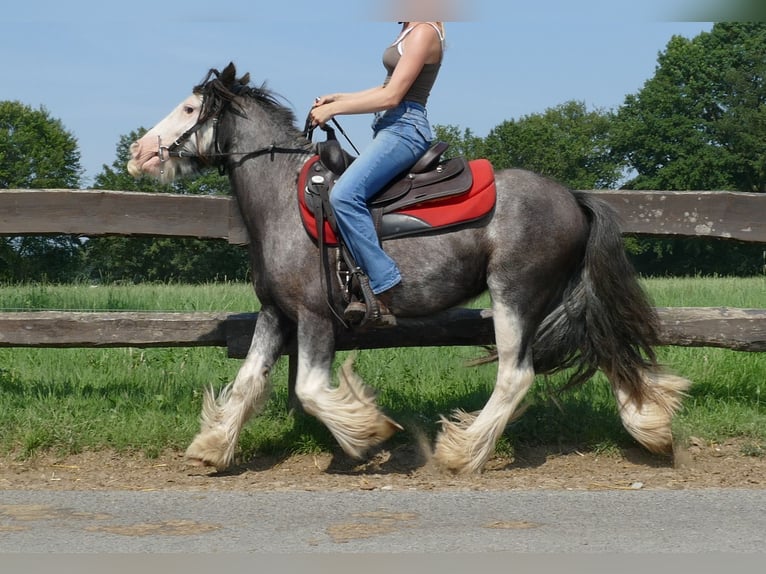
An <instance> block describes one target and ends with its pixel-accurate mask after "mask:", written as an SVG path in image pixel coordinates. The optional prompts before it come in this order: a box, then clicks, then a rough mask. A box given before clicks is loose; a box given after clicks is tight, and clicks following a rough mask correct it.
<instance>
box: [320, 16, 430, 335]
mask: <svg viewBox="0 0 766 574" xmlns="http://www.w3.org/2000/svg"><path fill="white" fill-rule="evenodd" d="M400 24H402V28H401V32H400V33H399V36H398V37H397V38H396V40H395V41H394V42H393V43H392V44H391V45H389V46H388V47H387V48H386V50H385V51H384V52H383V65H384V66H385V68H386V71H387V76H386V78H385V81H384V82H383V84H382V85H380V86H376V87H373V88H370V89H368V90H363V91H360V92H353V93H337V94H330V95H326V96H322V97H320V98H317V99H316V102H315V103H314V107H313V108H312V110H311V113H310V117H311V121H312V124H313V125H320V126H324V124H325V123H326V122H328V121H329V120H330V119H331V118H333V117H334V116H336V115H342V114H363V113H372V112H375V117H374V121H373V123H372V129H373V139H372V142H371V143H370V145H369V146H367V147H366V148H365V149H364V150H363V151H362V153H361V154H360V155H359V157H357V158H356V160H354V162H353V163H352V164H351V165H350V166H349V167H348V168H347V169H346V171H345V172H344V173H343V175H341V176H340V178H339V179H338V181H337V182H336V183H335V186H334V188H333V190H332V193H331V195H330V205H331V206H332V209H333V213H334V215H335V220H336V222H337V225H338V229H339V231H340V233H341V235H342V236H343V239H344V240H345V242H346V245H347V246H348V248H349V250H350V251H351V255H352V256H353V258H354V260H355V262H356V264H357V265H358V266H359V267H360V268H361V269H362V271H364V272H365V273H366V274H367V276H368V277H369V280H370V287H371V289H372V292H373V293H374V294H375V295H376V297H377V300H378V306H379V309H380V314H379V316H377V317H373V319H374V323H375V324H376V325H378V326H392V325H395V324H396V319H395V318H394V316H393V314H392V313H391V311H390V309H389V307H390V305H391V297H392V294H393V291H394V288H395V287H396V286H397V285H399V283H400V282H401V275H400V274H399V268H398V267H397V265H396V263H395V262H394V261H393V259H391V257H389V256H388V254H386V253H385V252H384V251H383V249H382V247H381V245H380V242H379V240H378V236H377V233H376V231H375V226H374V224H373V221H372V216H371V215H370V211H369V209H368V208H367V201H368V200H369V199H371V198H372V197H373V196H375V195H376V194H377V193H378V192H380V191H381V190H382V189H383V187H385V185H386V184H387V183H389V182H390V181H391V180H392V179H393V178H394V177H396V176H397V175H399V174H400V173H402V172H404V171H405V170H407V169H409V168H410V167H412V166H413V165H414V164H415V163H416V162H417V160H418V159H419V158H420V157H421V156H422V155H423V153H425V151H426V150H427V149H428V148H429V146H430V144H431V141H432V139H433V136H432V134H431V126H430V124H429V122H428V116H427V114H426V103H427V101H428V96H429V94H430V92H431V88H432V87H433V85H434V82H435V80H436V76H437V74H438V72H439V68H440V66H441V61H442V55H443V52H444V23H443V22H400ZM366 311H367V308H366V306H365V304H364V303H362V302H360V301H352V302H351V303H350V304H349V305H348V307H346V310H345V311H344V318H345V319H346V320H347V321H349V322H351V323H358V322H360V321H361V320H362V319H363V317H364V316H365V314H366Z"/></svg>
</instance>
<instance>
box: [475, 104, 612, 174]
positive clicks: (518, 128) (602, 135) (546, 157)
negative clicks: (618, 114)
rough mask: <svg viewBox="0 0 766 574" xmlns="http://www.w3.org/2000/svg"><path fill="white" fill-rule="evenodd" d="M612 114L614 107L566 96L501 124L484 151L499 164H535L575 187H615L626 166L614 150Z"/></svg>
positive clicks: (528, 166) (533, 166)
mask: <svg viewBox="0 0 766 574" xmlns="http://www.w3.org/2000/svg"><path fill="white" fill-rule="evenodd" d="M611 120H612V114H611V113H610V112H603V111H595V110H594V111H588V110H587V109H586V106H585V104H584V103H582V102H576V101H570V102H566V103H564V104H561V105H560V106H557V107H555V108H550V109H548V110H546V111H545V112H544V113H542V114H532V115H528V116H525V117H523V118H521V119H520V120H508V121H505V122H503V123H501V124H500V125H498V126H496V127H495V128H494V129H493V130H492V131H491V132H490V133H489V135H488V136H487V137H486V138H485V139H484V144H483V146H481V148H482V153H483V154H484V156H485V157H486V158H487V159H489V160H490V161H491V162H492V164H493V165H494V166H495V168H497V169H502V168H508V167H522V168H525V169H530V170H532V171H535V172H538V173H541V174H543V175H547V176H549V177H552V178H554V179H557V180H558V181H561V182H562V183H564V184H566V185H568V186H570V187H572V188H575V189H593V188H609V187H613V186H614V185H615V184H616V183H617V181H618V180H619V179H620V176H621V173H622V171H621V164H620V162H619V161H618V160H615V159H614V158H613V157H612V156H611V155H610V149H609V130H610V127H611Z"/></svg>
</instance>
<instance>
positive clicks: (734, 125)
mask: <svg viewBox="0 0 766 574" xmlns="http://www.w3.org/2000/svg"><path fill="white" fill-rule="evenodd" d="M611 145H612V150H613V153H614V154H615V156H616V157H618V158H619V159H621V160H624V161H626V162H627V164H628V165H629V167H630V168H631V169H633V170H634V171H635V173H636V176H635V177H634V178H633V179H632V181H630V182H629V183H628V184H627V185H626V187H630V188H632V189H661V190H677V191H683V190H699V189H729V190H736V191H750V192H764V191H766V160H765V159H764V158H766V24H763V23H731V22H727V23H719V24H715V25H714V26H713V29H712V30H711V32H709V33H708V32H703V33H702V34H700V35H698V36H697V37H696V38H694V39H691V40H689V39H686V38H683V37H681V36H674V37H673V38H672V39H671V40H670V42H669V43H668V46H667V49H666V51H665V52H664V53H663V54H660V56H659V58H658V65H657V69H656V71H655V75H654V77H652V78H651V79H650V80H648V81H647V82H646V83H645V84H644V86H643V88H642V89H641V90H640V91H639V92H638V93H637V94H633V95H629V96H627V97H626V99H625V103H624V104H623V105H622V106H621V107H620V109H619V110H618V112H617V115H616V118H615V121H614V125H613V130H612V140H611Z"/></svg>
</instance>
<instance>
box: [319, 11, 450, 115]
mask: <svg viewBox="0 0 766 574" xmlns="http://www.w3.org/2000/svg"><path fill="white" fill-rule="evenodd" d="M404 41H405V42H406V45H405V46H404V50H403V52H404V53H403V54H402V57H401V58H400V59H399V63H398V64H397V65H396V68H394V72H393V74H392V75H391V79H390V80H389V82H388V84H386V85H385V86H377V87H374V88H370V89H368V90H362V91H360V92H350V93H339V94H330V95H327V96H322V97H321V98H318V99H317V101H316V102H315V103H314V107H313V109H312V110H311V119H312V122H313V123H314V125H317V124H318V125H324V124H325V123H326V122H328V121H329V120H330V119H332V118H333V117H334V116H337V115H351V114H365V113H373V112H379V111H383V110H387V109H390V108H394V107H396V106H398V105H399V103H400V102H401V101H402V99H403V98H404V96H405V94H407V92H408V91H409V89H410V87H412V84H413V82H414V81H415V78H417V77H418V74H419V73H420V71H421V70H422V69H423V66H424V65H425V64H426V62H429V61H432V60H433V59H434V47H435V46H434V44H436V48H437V51H436V58H437V60H436V61H438V58H439V57H440V50H441V40H440V39H439V37H438V35H437V33H436V30H434V29H433V28H432V27H431V26H416V27H415V28H414V29H413V30H412V32H410V33H409V34H408V35H407V38H406V39H405V40H404Z"/></svg>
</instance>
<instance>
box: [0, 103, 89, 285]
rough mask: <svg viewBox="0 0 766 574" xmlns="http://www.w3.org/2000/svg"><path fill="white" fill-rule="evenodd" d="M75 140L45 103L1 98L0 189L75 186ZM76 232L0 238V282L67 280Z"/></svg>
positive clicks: (75, 267)
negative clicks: (37, 105) (33, 105)
mask: <svg viewBox="0 0 766 574" xmlns="http://www.w3.org/2000/svg"><path fill="white" fill-rule="evenodd" d="M82 173H83V170H82V167H81V166H80V152H79V150H78V147H77V140H76V139H75V138H74V137H73V136H72V134H71V133H69V132H68V131H67V130H66V129H64V126H63V125H62V123H61V121H60V120H57V119H54V118H52V117H51V116H50V114H49V113H48V111H47V110H46V109H45V108H44V107H40V109H38V110H34V109H32V108H31V107H29V106H26V105H24V104H21V103H20V102H12V101H3V102H0V188H18V189H36V188H77V187H79V183H80V178H81V176H82ZM80 247H81V246H80V241H79V240H78V239H77V238H75V237H69V236H66V235H57V236H52V237H40V236H23V237H11V238H4V237H0V281H30V280H41V279H48V280H52V281H62V280H68V279H71V278H73V277H76V276H77V275H78V274H79V273H80V271H81V269H80V264H81V257H80Z"/></svg>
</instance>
